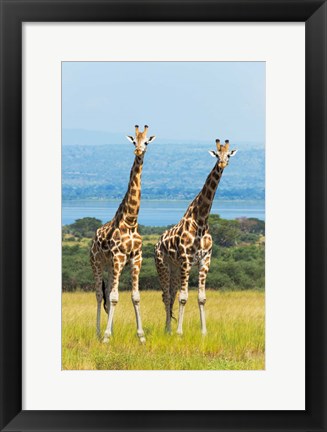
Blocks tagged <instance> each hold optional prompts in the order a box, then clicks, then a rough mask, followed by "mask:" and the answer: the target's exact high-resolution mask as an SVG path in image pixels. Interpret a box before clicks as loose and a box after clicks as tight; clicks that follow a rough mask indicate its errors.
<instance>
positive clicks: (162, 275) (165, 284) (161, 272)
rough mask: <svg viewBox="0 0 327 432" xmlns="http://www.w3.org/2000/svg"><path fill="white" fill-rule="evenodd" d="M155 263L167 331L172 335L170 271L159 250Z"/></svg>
mask: <svg viewBox="0 0 327 432" xmlns="http://www.w3.org/2000/svg"><path fill="white" fill-rule="evenodd" d="M155 263H156V268H157V272H158V276H159V281H160V286H161V289H162V301H163V302H164V305H165V309H166V326H165V331H166V332H167V333H169V334H170V333H171V312H170V311H171V309H170V269H169V266H168V264H167V263H166V261H165V259H164V257H163V254H162V252H161V251H160V249H159V248H156V250H155Z"/></svg>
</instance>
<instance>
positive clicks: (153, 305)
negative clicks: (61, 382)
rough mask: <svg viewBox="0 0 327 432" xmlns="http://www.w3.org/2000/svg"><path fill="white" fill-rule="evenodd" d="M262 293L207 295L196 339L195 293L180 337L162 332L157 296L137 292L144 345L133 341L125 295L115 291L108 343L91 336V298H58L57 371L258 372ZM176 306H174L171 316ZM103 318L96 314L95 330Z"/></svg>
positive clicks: (162, 318)
mask: <svg viewBox="0 0 327 432" xmlns="http://www.w3.org/2000/svg"><path fill="white" fill-rule="evenodd" d="M264 308H265V306H264V293H262V292H257V291H238V292H235V291H234V292H217V291H210V290H207V304H206V315H207V328H208V335H207V336H205V337H202V336H201V333H200V318H199V311H198V305H197V293H196V291H191V292H190V296H189V300H188V303H187V305H186V310H185V317H184V327H183V330H184V335H183V336H182V337H181V336H178V335H176V334H175V331H176V323H175V322H173V331H174V334H172V335H171V336H169V335H167V334H165V333H164V322H165V312H164V305H163V303H162V301H161V293H160V292H159V291H146V292H142V293H141V312H142V318H143V328H144V331H145V336H146V338H147V342H146V344H145V345H141V344H140V343H139V341H138V338H137V336H136V324H135V316H134V309H133V306H132V302H131V294H130V293H129V292H121V293H120V298H119V303H118V305H117V307H116V311H115V319H114V336H113V337H112V339H111V340H110V342H109V344H103V343H102V342H100V341H98V340H97V338H96V335H95V318H96V300H95V294H94V293H83V292H75V293H63V295H62V369H66V370H76V369H105V370H114V369H115V370H117V369H118V370H122V369H124V370H126V369H130V370H133V369H134V370H135V369H138V370H148V369H155V370H167V369H170V370H194V369H203V370H208V369H213V370H250V369H251V370H258V369H264V367H265V354H264V353H265V327H264V316H265V315H264ZM177 312H178V302H177V301H176V303H175V311H174V313H175V315H177ZM106 319H107V315H106V314H105V312H104V311H103V312H102V322H101V331H102V334H103V332H104V330H105V327H106Z"/></svg>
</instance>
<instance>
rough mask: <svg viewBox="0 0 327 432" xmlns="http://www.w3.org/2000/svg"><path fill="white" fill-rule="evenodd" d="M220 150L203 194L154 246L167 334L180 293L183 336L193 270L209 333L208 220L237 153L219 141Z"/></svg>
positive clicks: (203, 320)
mask: <svg viewBox="0 0 327 432" xmlns="http://www.w3.org/2000/svg"><path fill="white" fill-rule="evenodd" d="M216 146H217V151H209V153H210V154H211V156H213V157H215V158H217V162H216V164H215V166H214V167H213V169H212V171H211V172H210V174H209V175H208V177H207V180H206V182H205V184H204V186H203V188H202V190H201V191H200V193H199V194H198V195H197V196H196V197H195V198H194V200H193V201H192V202H191V204H190V205H189V207H188V209H187V210H186V212H185V214H184V216H183V218H182V219H181V220H180V221H179V222H178V224H176V225H175V226H173V227H172V228H170V229H168V230H167V231H165V232H164V233H163V234H162V236H161V237H160V240H159V241H158V243H157V244H156V246H155V261H156V267H157V271H158V274H159V280H160V285H161V288H162V291H163V294H162V299H163V302H164V304H165V308H166V331H167V332H168V333H170V332H171V319H172V316H173V305H174V301H175V297H176V292H177V290H178V289H180V293H179V314H178V326H177V333H178V334H182V333H183V317H184V308H185V304H186V302H187V299H188V281H189V276H190V271H191V267H192V266H194V265H198V268H199V291H198V304H199V309H200V320H201V332H202V334H204V335H205V334H206V333H207V329H206V321H205V313H204V304H205V302H206V293H205V281H206V277H207V273H208V271H209V267H210V260H211V251H212V238H211V235H210V234H209V227H208V218H209V214H210V210H211V206H212V202H213V199H214V196H215V193H216V190H217V187H218V184H219V182H220V179H221V176H222V174H223V172H224V169H225V167H226V166H227V165H228V162H229V158H230V157H231V156H234V155H235V153H236V152H237V150H232V151H230V150H229V141H228V140H226V141H225V145H221V144H220V140H219V139H217V140H216Z"/></svg>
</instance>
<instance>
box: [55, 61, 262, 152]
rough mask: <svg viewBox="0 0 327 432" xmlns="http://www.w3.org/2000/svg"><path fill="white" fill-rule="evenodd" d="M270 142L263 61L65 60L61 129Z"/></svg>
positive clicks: (164, 137) (176, 137)
mask: <svg viewBox="0 0 327 432" xmlns="http://www.w3.org/2000/svg"><path fill="white" fill-rule="evenodd" d="M135 124H139V125H140V126H143V125H144V124H148V125H149V126H150V131H149V134H150V135H152V134H154V135H156V136H157V138H159V137H161V138H163V139H176V140H184V139H185V140H188V139H191V140H201V141H208V140H209V141H211V142H212V141H214V139H215V138H217V137H219V138H220V139H222V140H224V139H226V138H228V139H230V140H231V142H253V143H261V144H264V141H265V63H263V62H64V63H63V64H62V127H63V129H86V130H89V131H105V132H110V133H114V134H116V133H117V134H122V135H129V134H133V132H134V128H133V126H134V125H135Z"/></svg>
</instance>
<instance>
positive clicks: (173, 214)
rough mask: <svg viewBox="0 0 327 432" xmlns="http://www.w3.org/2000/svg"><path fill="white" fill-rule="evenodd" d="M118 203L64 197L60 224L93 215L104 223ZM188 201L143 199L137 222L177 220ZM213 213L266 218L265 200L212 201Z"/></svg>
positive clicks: (236, 216)
mask: <svg viewBox="0 0 327 432" xmlns="http://www.w3.org/2000/svg"><path fill="white" fill-rule="evenodd" d="M119 204H120V201H119V200H108V201H95V200H94V201H63V202H62V224H63V225H67V224H71V223H73V222H74V221H75V220H76V219H81V218H84V217H95V218H97V219H100V220H101V221H102V222H103V223H105V222H107V221H109V220H111V219H112V217H113V216H114V215H115V213H116V210H117V208H118V206H119ZM189 204H190V201H188V200H185V201H184V200H183V201H177V200H176V201H159V200H158V201H155V200H143V201H142V202H141V208H140V213H139V224H141V225H152V226H165V225H171V224H175V223H177V222H178V221H179V220H180V219H181V217H182V216H183V214H184V213H185V211H186V209H187V207H188V205H189ZM211 213H212V214H219V215H220V216H221V217H222V218H224V219H235V218H239V217H254V218H258V219H262V220H265V202H264V201H263V200H257V201H223V200H219V201H218V200H217V201H215V202H214V203H213V205H212V209H211Z"/></svg>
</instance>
